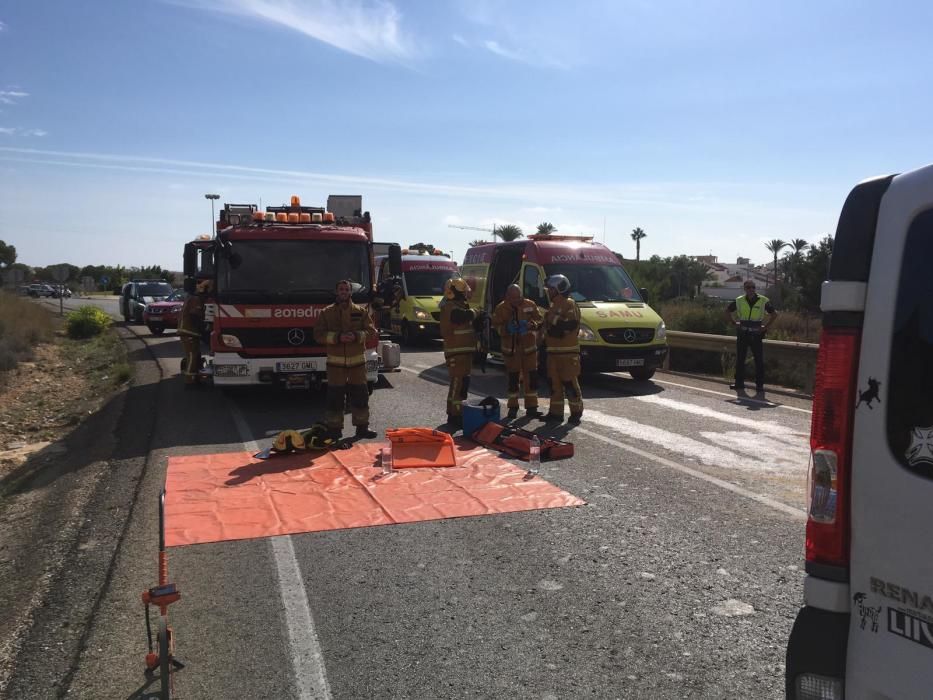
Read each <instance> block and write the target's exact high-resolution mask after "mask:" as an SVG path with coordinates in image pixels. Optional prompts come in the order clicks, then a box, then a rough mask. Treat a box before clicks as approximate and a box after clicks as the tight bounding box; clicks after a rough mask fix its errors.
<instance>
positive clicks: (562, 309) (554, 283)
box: [544, 275, 583, 423]
mask: <svg viewBox="0 0 933 700" xmlns="http://www.w3.org/2000/svg"><path fill="white" fill-rule="evenodd" d="M546 284H547V295H548V298H549V299H550V300H551V306H550V308H548V310H547V314H546V315H545V317H544V327H545V344H546V345H547V374H548V378H549V379H550V380H551V405H550V406H549V408H548V413H547V418H546V419H545V420H548V421H562V420H563V419H564V394H566V395H567V403H569V404H570V422H571V423H579V422H580V418H581V417H582V416H583V394H582V393H581V392H580V342H579V340H578V338H577V333H578V332H579V330H580V309H578V308H577V303H576V302H575V301H574V300H573V299H571V298H570V280H568V279H567V278H566V277H565V276H564V275H551V276H550V277H548V279H547V283H546Z"/></svg>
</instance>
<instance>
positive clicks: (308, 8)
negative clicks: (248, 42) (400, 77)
mask: <svg viewBox="0 0 933 700" xmlns="http://www.w3.org/2000/svg"><path fill="white" fill-rule="evenodd" d="M169 1H174V2H176V3H177V4H182V5H187V6H194V7H200V8H203V9H206V10H211V11H214V12H220V13H224V14H230V15H236V16H240V17H246V18H250V19H258V20H262V21H264V22H268V23H269V24H274V25H277V26H279V27H282V28H285V29H291V30H293V31H296V32H300V33H301V34H304V35H305V36H309V37H311V38H312V39H316V40H317V41H320V42H323V43H325V44H329V45H330V46H333V47H334V48H337V49H340V50H341V51H346V52H347V53H351V54H353V55H355V56H360V57H362V58H367V59H369V60H371V61H375V62H377V63H382V62H387V61H397V62H404V61H406V60H408V59H411V58H414V57H415V56H416V53H417V52H416V50H415V44H414V42H413V40H412V39H411V38H409V37H408V36H407V35H406V34H405V32H404V31H403V29H402V26H401V24H402V16H401V13H399V11H398V9H397V8H396V7H395V5H393V4H392V3H390V2H386V1H385V0H346V1H344V2H338V1H337V0H307V1H306V2H296V1H295V0H169Z"/></svg>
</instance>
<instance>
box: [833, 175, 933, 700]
mask: <svg viewBox="0 0 933 700" xmlns="http://www.w3.org/2000/svg"><path fill="white" fill-rule="evenodd" d="M931 264H933V166H931V167H927V168H924V169H922V170H917V171H914V172H911V173H907V174H904V175H900V176H898V177H896V178H894V179H893V180H892V181H891V184H890V187H889V189H888V190H887V192H886V193H885V195H884V198H883V199H882V202H881V208H880V210H879V211H878V223H877V227H876V233H875V240H874V245H873V254H872V258H871V274H870V276H869V282H868V285H867V290H866V297H865V315H864V326H863V329H862V341H861V353H860V361H859V368H858V392H859V393H858V401H857V405H856V410H855V423H854V436H853V462H852V482H851V484H852V493H851V499H852V500H851V545H850V571H849V601H850V603H851V616H850V624H849V645H848V654H847V660H846V697H847V698H861V697H881V696H883V697H904V698H907V697H911V698H919V697H930V693H931V690H930V688H931V687H933V274H931V269H930V267H931Z"/></svg>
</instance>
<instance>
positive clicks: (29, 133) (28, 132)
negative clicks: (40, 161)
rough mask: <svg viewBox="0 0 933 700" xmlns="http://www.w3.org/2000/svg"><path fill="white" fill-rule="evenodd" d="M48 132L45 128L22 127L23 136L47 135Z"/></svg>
mask: <svg viewBox="0 0 933 700" xmlns="http://www.w3.org/2000/svg"><path fill="white" fill-rule="evenodd" d="M48 134H49V132H48V131H46V130H45V129H24V130H23V136H48Z"/></svg>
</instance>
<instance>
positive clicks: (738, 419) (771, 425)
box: [632, 394, 809, 437]
mask: <svg viewBox="0 0 933 700" xmlns="http://www.w3.org/2000/svg"><path fill="white" fill-rule="evenodd" d="M632 398H634V399H635V400H636V401H643V402H644V403H650V404H654V405H656V406H660V407H661V408H668V409H670V410H672V411H682V412H684V413H691V414H693V415H695V416H702V417H703V418H713V419H715V420H720V421H723V422H724V423H731V424H732V425H734V426H739V425H741V426H743V427H745V428H751V429H753V430H758V431H759V432H762V433H767V434H770V435H785V434H791V435H799V436H801V437H807V436H808V435H809V432H807V433H803V432H800V431H798V430H794V429H793V428H788V427H787V426H786V425H783V424H781V423H775V422H774V421H767V420H755V419H754V418H746V417H744V416H739V415H733V414H731V413H725V412H724V411H717V410H715V409H712V408H706V407H705V406H698V405H696V404H694V403H687V402H686V401H677V400H675V399H667V398H664V397H661V396H657V395H655V394H648V395H647V396H633V397H632Z"/></svg>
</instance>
